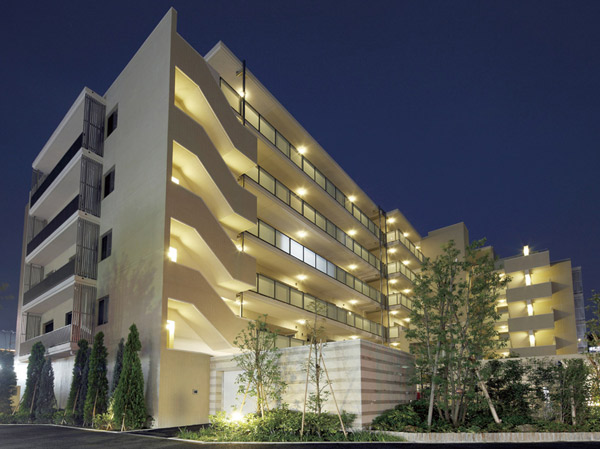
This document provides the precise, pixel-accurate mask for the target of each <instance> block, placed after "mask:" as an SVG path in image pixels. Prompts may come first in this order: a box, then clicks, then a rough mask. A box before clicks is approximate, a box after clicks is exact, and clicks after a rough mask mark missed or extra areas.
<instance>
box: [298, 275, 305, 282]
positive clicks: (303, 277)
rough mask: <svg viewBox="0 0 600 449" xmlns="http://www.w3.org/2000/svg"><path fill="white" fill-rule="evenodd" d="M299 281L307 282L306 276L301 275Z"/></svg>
mask: <svg viewBox="0 0 600 449" xmlns="http://www.w3.org/2000/svg"><path fill="white" fill-rule="evenodd" d="M298 280H300V281H305V280H306V275H305V274H299V275H298Z"/></svg>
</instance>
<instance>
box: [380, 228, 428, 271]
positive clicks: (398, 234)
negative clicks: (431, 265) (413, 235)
mask: <svg viewBox="0 0 600 449" xmlns="http://www.w3.org/2000/svg"><path fill="white" fill-rule="evenodd" d="M387 243H388V246H392V245H396V244H400V245H402V246H403V247H404V248H405V249H406V250H408V252H409V253H410V254H411V255H412V256H414V257H416V259H417V260H418V261H419V262H421V263H422V262H423V261H424V260H425V256H424V255H423V253H422V252H421V251H420V250H418V249H417V246H416V245H415V244H414V243H413V242H411V241H410V240H409V239H408V238H407V237H404V233H403V232H402V231H400V230H395V231H392V232H388V233H387Z"/></svg>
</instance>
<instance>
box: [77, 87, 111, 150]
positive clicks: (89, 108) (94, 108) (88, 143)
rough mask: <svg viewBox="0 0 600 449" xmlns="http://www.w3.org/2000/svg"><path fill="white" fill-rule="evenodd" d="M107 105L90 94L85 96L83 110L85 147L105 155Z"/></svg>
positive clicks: (83, 143)
mask: <svg viewBox="0 0 600 449" xmlns="http://www.w3.org/2000/svg"><path fill="white" fill-rule="evenodd" d="M105 114H106V107H105V106H104V105H103V104H102V103H100V102H98V101H96V100H94V99H93V98H92V97H90V96H89V95H86V96H85V108H84V112H83V142H82V146H83V148H87V149H88V150H90V151H92V152H94V153H96V154H97V155H99V156H103V155H104V116H105Z"/></svg>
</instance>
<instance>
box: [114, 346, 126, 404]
mask: <svg viewBox="0 0 600 449" xmlns="http://www.w3.org/2000/svg"><path fill="white" fill-rule="evenodd" d="M124 347H125V340H124V339H123V338H121V340H120V341H119V346H118V347H117V357H116V358H115V369H114V370H113V378H112V385H111V393H112V394H115V391H116V389H117V385H119V378H120V377H121V371H122V370H123V350H124Z"/></svg>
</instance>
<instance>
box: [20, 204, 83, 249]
mask: <svg viewBox="0 0 600 449" xmlns="http://www.w3.org/2000/svg"><path fill="white" fill-rule="evenodd" d="M77 210H79V195H77V196H76V197H75V198H73V200H72V201H71V202H70V203H69V204H67V205H66V206H65V208H64V209H63V210H61V211H60V212H59V213H58V214H57V215H56V217H54V219H52V221H51V222H50V223H48V224H47V225H46V226H44V228H42V230H41V231H40V232H38V233H37V234H36V235H35V236H34V237H33V238H32V239H31V241H30V242H29V243H28V244H27V254H29V253H31V251H33V250H34V249H36V248H37V247H38V246H40V244H41V243H42V242H43V241H44V240H46V239H47V238H48V237H49V236H50V234H52V233H53V232H54V231H56V230H57V229H58V228H59V227H60V226H61V225H62V224H63V223H64V222H65V221H67V219H68V218H69V217H71V216H72V215H73V214H74V213H75V212H77Z"/></svg>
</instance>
